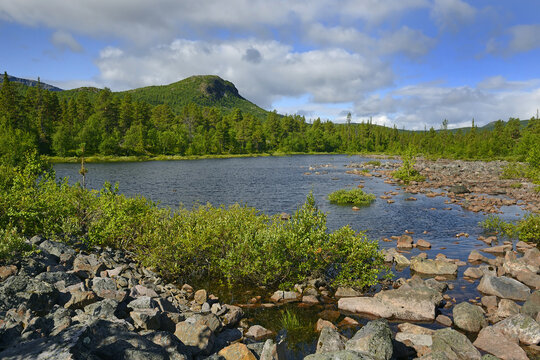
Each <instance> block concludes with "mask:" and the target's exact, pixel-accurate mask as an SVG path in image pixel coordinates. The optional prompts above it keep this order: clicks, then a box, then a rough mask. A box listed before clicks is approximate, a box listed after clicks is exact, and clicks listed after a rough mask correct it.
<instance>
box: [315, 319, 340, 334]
mask: <svg viewBox="0 0 540 360" xmlns="http://www.w3.org/2000/svg"><path fill="white" fill-rule="evenodd" d="M325 327H329V328H332V329H337V328H336V326H335V325H334V324H332V323H331V322H330V321H328V320H323V319H319V320H317V323H316V324H315V331H316V332H321V331H322V329H324V328H325Z"/></svg>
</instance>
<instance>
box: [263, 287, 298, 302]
mask: <svg viewBox="0 0 540 360" xmlns="http://www.w3.org/2000/svg"><path fill="white" fill-rule="evenodd" d="M299 298H300V294H298V293H297V292H294V291H282V290H278V291H276V292H275V293H274V294H273V295H272V296H271V297H270V300H271V301H273V302H283V301H296V300H299Z"/></svg>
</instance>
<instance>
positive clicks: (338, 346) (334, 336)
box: [316, 326, 345, 354]
mask: <svg viewBox="0 0 540 360" xmlns="http://www.w3.org/2000/svg"><path fill="white" fill-rule="evenodd" d="M340 350H345V341H344V339H343V337H342V336H341V335H340V334H339V332H338V331H337V330H335V329H332V328H330V327H328V326H325V327H323V329H322V330H321V335H319V340H318V341H317V351H316V352H317V353H318V354H319V353H329V352H335V351H340Z"/></svg>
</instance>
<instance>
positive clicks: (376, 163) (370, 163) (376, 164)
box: [365, 160, 381, 166]
mask: <svg viewBox="0 0 540 360" xmlns="http://www.w3.org/2000/svg"><path fill="white" fill-rule="evenodd" d="M365 164H366V165H372V166H381V162H380V161H379V160H370V161H366V162H365Z"/></svg>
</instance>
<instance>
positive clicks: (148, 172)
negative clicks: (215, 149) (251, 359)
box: [54, 155, 523, 354]
mask: <svg viewBox="0 0 540 360" xmlns="http://www.w3.org/2000/svg"><path fill="white" fill-rule="evenodd" d="M369 160H370V159H367V158H362V157H360V156H346V155H316V156H310V155H298V156H287V157H260V158H233V159H204V160H185V161H151V162H126V163H103V164H94V163H91V164H87V169H88V174H87V186H88V187H90V188H94V189H99V188H101V187H102V185H103V183H104V182H105V181H108V182H111V183H114V182H118V183H119V189H120V192H122V193H124V194H126V195H131V196H133V195H143V196H145V197H147V198H149V199H151V200H153V201H157V202H159V203H160V204H161V205H162V206H171V207H173V208H174V207H177V206H179V205H180V204H183V205H184V206H186V207H188V208H190V207H191V206H193V205H195V204H197V203H199V204H205V203H207V202H209V203H212V204H213V205H220V204H225V205H230V204H233V203H242V204H247V205H249V206H251V207H255V208H257V209H258V210H261V211H263V212H265V213H267V214H277V213H281V212H287V213H292V212H294V211H295V209H296V208H297V207H298V206H300V205H301V204H303V203H304V201H305V199H306V196H307V194H308V193H309V192H310V191H313V194H314V196H315V199H316V201H317V204H318V206H319V208H320V209H321V210H323V211H324V212H325V213H326V214H327V223H328V227H329V228H330V229H331V230H333V229H337V228H339V227H342V226H345V225H350V226H351V227H352V228H353V229H355V230H363V231H366V233H367V235H368V236H369V237H370V238H372V239H378V240H380V239H382V238H384V237H388V238H389V237H390V236H392V235H401V234H403V233H404V232H405V230H408V231H412V232H414V234H413V235H412V236H413V238H414V239H416V240H417V239H420V238H422V239H424V240H427V241H429V242H430V243H431V244H432V248H431V249H430V250H422V251H425V252H426V253H427V254H428V256H429V258H434V257H435V256H436V255H437V254H438V253H442V254H445V255H446V256H447V257H449V258H454V259H460V260H463V261H466V260H467V257H468V255H469V253H470V251H471V250H473V249H479V248H481V247H483V246H484V244H483V243H482V242H481V241H478V240H477V237H478V236H479V235H481V234H483V231H482V228H481V227H480V226H479V225H478V223H479V222H480V221H482V220H484V219H485V216H484V215H482V214H479V213H473V212H469V211H465V210H463V209H462V208H461V207H460V206H458V205H455V204H445V203H444V201H445V200H447V199H446V198H445V197H441V196H437V197H434V198H430V197H426V196H425V195H422V194H414V195H412V196H414V197H415V198H417V201H405V199H406V198H407V197H409V196H411V194H407V193H405V192H403V190H402V189H401V188H399V187H398V186H395V185H391V184H386V183H384V178H377V177H364V176H359V175H354V174H346V173H345V171H346V170H347V169H346V168H345V165H347V164H349V163H352V162H354V163H359V162H364V161H369ZM381 161H382V162H385V161H394V160H381ZM326 164H329V165H330V166H329V167H319V166H320V165H326ZM79 167H80V165H78V164H55V165H54V168H55V170H56V174H57V176H58V177H65V176H68V177H70V182H72V183H73V182H75V181H78V180H79V179H80V175H79V174H78V170H79ZM310 167H315V169H314V170H310ZM307 172H309V173H311V175H306V174H305V173H307ZM315 172H319V173H320V174H319V175H316V174H315ZM360 183H362V184H363V185H364V191H366V192H370V193H373V194H375V195H376V196H377V200H376V201H375V202H374V203H373V204H372V205H371V206H369V207H364V208H361V209H360V210H359V211H353V210H352V209H351V207H349V206H338V205H333V204H330V203H329V202H328V200H327V199H326V197H327V195H328V194H329V193H331V192H333V191H335V190H338V189H342V188H353V187H356V186H357V185H358V184H360ZM388 191H397V192H399V194H398V195H396V196H393V197H392V199H393V200H395V203H393V204H388V203H387V201H386V200H383V199H380V196H381V195H384V193H385V192H388ZM448 208H450V210H448ZM501 210H503V212H504V213H503V214H502V215H501V217H503V218H504V219H505V220H514V219H516V218H517V217H518V216H521V215H522V214H523V212H522V210H521V209H520V208H519V207H517V206H511V207H505V208H503V209H501ZM424 232H426V233H424ZM460 232H465V233H468V234H469V235H470V236H469V237H468V238H465V237H461V238H456V236H455V235H456V234H458V233H460ZM380 246H381V247H382V248H387V247H395V241H394V242H383V241H380ZM419 252H420V250H418V249H413V250H411V251H410V253H408V254H405V255H406V256H407V257H408V258H410V257H411V256H414V255H416V254H418V253H419ZM485 255H486V256H488V257H490V255H488V254H485ZM466 268H467V266H463V267H460V268H459V273H458V278H457V280H454V281H452V282H453V283H454V286H455V288H454V290H452V291H449V292H448V294H449V295H450V296H452V297H454V298H456V300H457V302H458V303H459V302H462V301H467V300H468V299H471V298H474V297H476V296H479V294H478V292H477V291H476V286H477V285H478V282H475V283H469V282H467V281H465V280H463V278H462V274H463V272H464V271H465V269H466ZM394 273H395V275H396V278H397V277H401V276H404V277H406V276H409V271H408V269H406V270H404V271H402V272H397V271H394ZM210 290H211V291H214V292H215V293H218V294H219V296H220V299H221V301H223V302H229V301H234V300H238V299H242V298H243V297H246V296H249V294H240V293H238V292H236V293H232V292H230V291H227V290H223V289H218V288H216V289H212V288H210ZM261 295H263V294H261ZM281 311H282V309H274V310H271V311H268V310H262V311H261V310H251V311H248V317H251V318H252V321H253V323H259V324H261V325H263V326H266V327H268V328H270V329H272V330H275V331H276V332H277V331H279V330H280V321H279V319H280V318H281ZM302 311H303V312H302V315H301V316H302V317H303V318H306V319H307V318H309V319H312V320H310V321H316V319H317V317H316V314H317V312H318V311H320V310H318V309H312V310H302ZM450 311H451V310H450ZM442 313H443V314H446V313H448V310H444V309H443V310H442ZM306 319H304V320H305V321H307V320H306ZM358 320H362V319H358ZM364 322H365V321H364ZM431 326H432V327H438V325H436V324H432V325H431ZM303 346H304V347H303V349H302V348H301V349H299V350H298V351H299V353H300V354H301V353H306V352H310V351H309V349H311V348H312V347H313V341H311V342H307V343H305V344H304V345H303Z"/></svg>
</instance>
